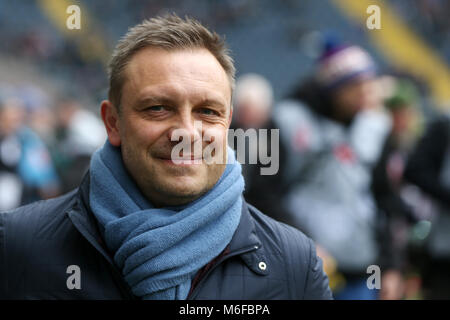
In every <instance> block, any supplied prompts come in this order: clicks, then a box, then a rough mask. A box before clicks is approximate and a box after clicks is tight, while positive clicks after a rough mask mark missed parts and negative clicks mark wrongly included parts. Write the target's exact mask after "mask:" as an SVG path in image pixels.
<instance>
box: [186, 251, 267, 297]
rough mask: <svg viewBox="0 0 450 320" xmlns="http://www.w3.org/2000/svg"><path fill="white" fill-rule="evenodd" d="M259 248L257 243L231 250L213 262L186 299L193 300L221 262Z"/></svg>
mask: <svg viewBox="0 0 450 320" xmlns="http://www.w3.org/2000/svg"><path fill="white" fill-rule="evenodd" d="M257 249H259V246H258V245H256V244H255V245H252V246H251V247H246V248H243V249H240V250H237V251H234V252H231V253H229V254H227V255H226V256H224V257H223V258H221V259H220V260H219V261H217V262H216V263H215V264H213V265H212V267H211V268H210V269H209V270H208V271H207V272H206V274H205V275H204V276H203V277H202V278H201V279H200V281H199V282H198V283H197V286H196V287H195V289H194V291H192V293H191V294H190V295H189V296H188V297H187V299H186V300H193V297H195V295H196V294H197V293H198V291H199V290H200V287H201V285H202V284H203V282H205V281H206V279H207V278H208V276H209V275H210V274H211V272H213V271H214V269H216V268H217V267H218V266H219V265H220V264H221V263H223V262H224V261H226V260H228V259H229V258H232V257H235V256H237V255H240V254H243V253H247V252H250V251H253V250H257Z"/></svg>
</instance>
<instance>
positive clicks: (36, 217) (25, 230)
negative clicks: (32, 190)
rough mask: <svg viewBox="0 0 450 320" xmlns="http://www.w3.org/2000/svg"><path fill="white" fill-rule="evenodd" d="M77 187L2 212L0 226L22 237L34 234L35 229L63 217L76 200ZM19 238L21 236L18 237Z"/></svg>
mask: <svg viewBox="0 0 450 320" xmlns="http://www.w3.org/2000/svg"><path fill="white" fill-rule="evenodd" d="M76 194H77V189H75V190H73V191H71V192H69V193H67V194H65V195H62V196H60V197H57V198H53V199H49V200H41V201H36V202H33V203H31V204H28V205H25V206H22V207H19V208H16V209H13V210H9V211H6V212H1V213H0V226H1V227H2V230H5V229H6V230H8V233H12V234H16V235H17V234H18V233H19V234H20V237H24V236H27V235H28V236H29V235H31V234H34V232H33V231H35V230H37V229H39V228H40V227H43V226H45V225H47V226H48V224H49V223H51V222H52V221H54V220H55V219H58V217H59V218H61V217H63V216H64V214H65V212H66V211H67V209H68V208H70V206H72V205H73V204H74V203H75V201H76ZM17 238H19V237H17Z"/></svg>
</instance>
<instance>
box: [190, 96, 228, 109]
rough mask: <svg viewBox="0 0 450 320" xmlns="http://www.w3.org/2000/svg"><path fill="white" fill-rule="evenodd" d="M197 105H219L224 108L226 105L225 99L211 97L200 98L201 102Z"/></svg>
mask: <svg viewBox="0 0 450 320" xmlns="http://www.w3.org/2000/svg"><path fill="white" fill-rule="evenodd" d="M196 105H197V106H201V107H202V106H203V107H205V106H212V107H219V108H223V107H226V105H225V101H222V99H219V100H217V99H211V98H205V99H202V100H200V102H199V103H197V104H196Z"/></svg>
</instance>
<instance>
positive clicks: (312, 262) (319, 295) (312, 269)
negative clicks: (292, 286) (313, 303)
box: [304, 239, 333, 300]
mask: <svg viewBox="0 0 450 320" xmlns="http://www.w3.org/2000/svg"><path fill="white" fill-rule="evenodd" d="M309 247H310V259H309V269H308V274H307V277H306V287H305V295H304V299H305V300H332V299H333V295H332V293H331V289H330V286H329V283H328V277H327V275H326V274H325V272H324V270H323V265H322V260H321V259H320V258H319V257H318V256H317V253H316V247H315V245H314V242H313V241H312V240H311V239H309Z"/></svg>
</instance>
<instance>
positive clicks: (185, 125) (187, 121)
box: [168, 114, 202, 143]
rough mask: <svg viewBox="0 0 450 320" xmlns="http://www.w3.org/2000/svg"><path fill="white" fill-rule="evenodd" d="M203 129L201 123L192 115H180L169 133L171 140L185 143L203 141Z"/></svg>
mask: <svg viewBox="0 0 450 320" xmlns="http://www.w3.org/2000/svg"><path fill="white" fill-rule="evenodd" d="M201 127H202V125H201V121H199V120H195V119H194V118H193V117H192V116H191V115H190V114H183V115H180V116H179V117H177V119H176V122H175V123H174V125H173V126H172V127H171V129H170V130H169V132H168V137H169V140H170V141H175V142H179V141H183V142H184V143H189V142H190V143H194V142H197V141H199V140H200V141H201V139H202V136H201V130H202V129H201ZM185 139H186V140H185Z"/></svg>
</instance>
